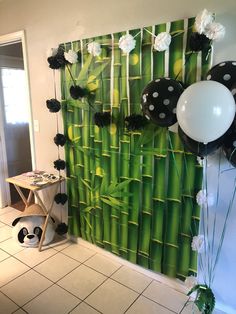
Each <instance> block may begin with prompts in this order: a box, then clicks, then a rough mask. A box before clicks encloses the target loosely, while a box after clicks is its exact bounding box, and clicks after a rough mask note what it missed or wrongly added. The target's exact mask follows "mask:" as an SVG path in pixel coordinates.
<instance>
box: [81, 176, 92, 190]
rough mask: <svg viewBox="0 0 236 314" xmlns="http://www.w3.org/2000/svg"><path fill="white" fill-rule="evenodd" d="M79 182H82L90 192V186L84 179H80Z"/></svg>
mask: <svg viewBox="0 0 236 314" xmlns="http://www.w3.org/2000/svg"><path fill="white" fill-rule="evenodd" d="M80 180H81V181H82V182H83V184H84V185H85V186H86V187H87V188H88V189H89V190H90V191H92V188H91V186H90V185H89V184H88V183H87V182H86V181H85V180H84V179H82V178H80Z"/></svg>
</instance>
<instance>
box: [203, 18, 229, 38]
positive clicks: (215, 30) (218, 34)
mask: <svg viewBox="0 0 236 314" xmlns="http://www.w3.org/2000/svg"><path fill="white" fill-rule="evenodd" d="M204 34H205V35H206V37H207V38H209V39H211V40H216V41H217V40H221V39H222V38H223V37H224V36H225V27H224V26H223V25H222V24H220V23H216V22H213V23H211V24H209V25H208V26H207V28H206V30H205V32H204Z"/></svg>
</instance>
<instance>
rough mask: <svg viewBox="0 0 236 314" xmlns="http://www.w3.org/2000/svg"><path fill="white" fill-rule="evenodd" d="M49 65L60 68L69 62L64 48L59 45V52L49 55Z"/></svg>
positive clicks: (52, 67)
mask: <svg viewBox="0 0 236 314" xmlns="http://www.w3.org/2000/svg"><path fill="white" fill-rule="evenodd" d="M47 60H48V63H49V67H50V68H51V69H56V70H57V69H60V68H62V67H64V66H65V64H66V63H68V62H67V61H66V59H65V57H64V49H63V48H62V47H59V48H58V50H57V53H56V54H55V55H54V56H51V57H49V58H48V59H47Z"/></svg>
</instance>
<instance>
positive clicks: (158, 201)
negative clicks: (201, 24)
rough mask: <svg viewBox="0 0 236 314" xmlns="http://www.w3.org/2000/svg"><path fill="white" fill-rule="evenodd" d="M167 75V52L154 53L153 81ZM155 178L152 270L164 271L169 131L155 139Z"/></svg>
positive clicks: (163, 26) (160, 29)
mask: <svg viewBox="0 0 236 314" xmlns="http://www.w3.org/2000/svg"><path fill="white" fill-rule="evenodd" d="M165 31H166V24H161V25H158V26H156V27H155V34H156V35H157V34H159V33H161V32H165ZM164 75H165V52H164V51H163V52H160V51H156V50H155V51H153V79H157V78H160V77H164ZM154 150H155V151H156V153H155V154H154V171H153V173H154V178H153V217H152V229H151V243H150V268H151V269H152V270H155V271H158V272H161V271H162V257H163V241H164V239H163V234H164V219H165V207H166V201H165V198H166V188H165V187H166V184H165V182H166V157H167V129H166V128H161V131H160V132H159V133H158V134H157V135H156V136H155V137H154Z"/></svg>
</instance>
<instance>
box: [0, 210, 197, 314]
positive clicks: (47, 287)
mask: <svg viewBox="0 0 236 314" xmlns="http://www.w3.org/2000/svg"><path fill="white" fill-rule="evenodd" d="M18 214H19V212H18V211H16V210H15V209H13V208H10V207H8V208H6V209H4V210H0V314H8V313H16V314H22V313H30V314H37V313H38V314H44V313H47V314H53V313H57V314H60V313H62V314H64V313H73V314H77V313H81V314H96V313H107V314H111V313H112V314H118V313H127V314H134V313H135V314H154V313H155V314H157V313H160V314H171V313H172V314H173V313H182V314H188V313H193V311H192V305H189V306H188V307H187V308H185V309H183V307H184V304H185V302H186V301H187V297H186V295H184V294H183V293H180V292H178V291H176V290H174V289H171V288H170V287H168V286H167V285H165V284H163V283H160V282H158V281H156V280H154V279H153V278H151V277H149V276H146V275H144V274H142V273H140V272H138V271H136V270H134V269H132V268H131V267H129V266H127V265H122V263H120V262H117V261H114V260H111V259H109V258H108V257H107V256H106V254H102V252H101V253H98V252H97V251H96V250H93V249H88V248H87V247H85V246H83V244H75V243H72V242H69V241H68V240H66V239H62V238H61V239H60V241H59V240H58V239H57V241H56V243H55V244H52V245H50V246H48V247H45V248H44V250H43V251H42V252H38V250H37V249H30V248H22V247H20V246H18V244H17V243H16V242H15V241H13V240H12V238H11V221H12V220H13V219H14V218H15V217H16V216H18ZM195 313H197V312H195Z"/></svg>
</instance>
